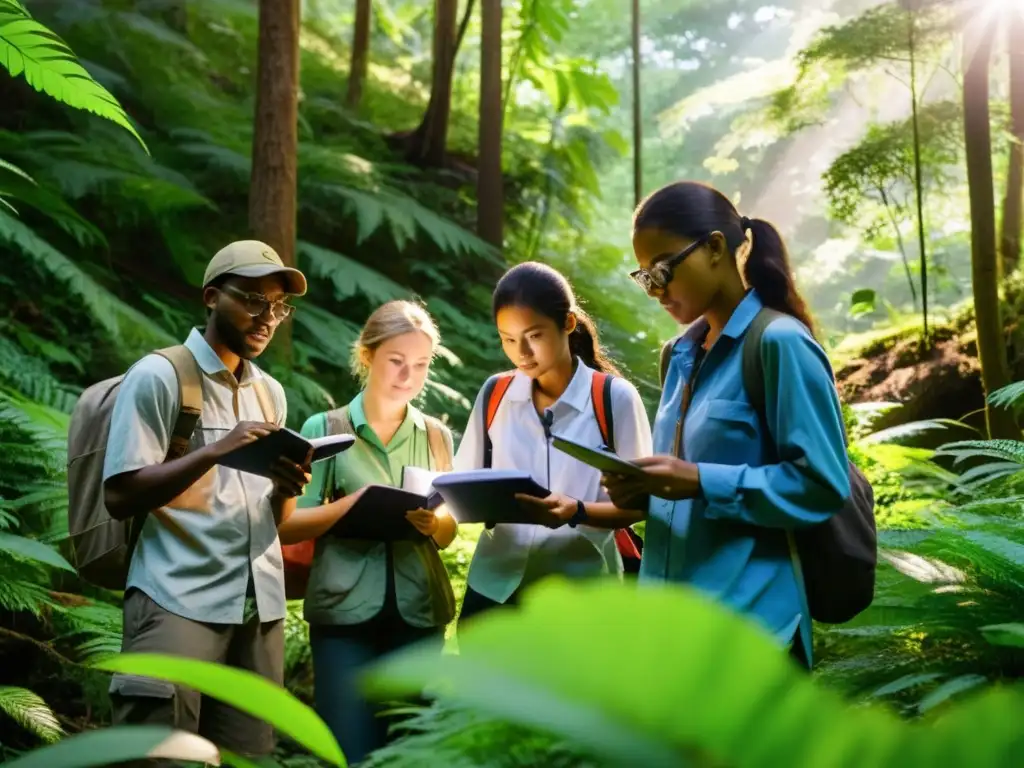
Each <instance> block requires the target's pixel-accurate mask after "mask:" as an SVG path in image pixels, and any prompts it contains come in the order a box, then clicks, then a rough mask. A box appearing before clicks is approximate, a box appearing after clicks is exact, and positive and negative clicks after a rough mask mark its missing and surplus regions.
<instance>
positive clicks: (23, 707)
mask: <svg viewBox="0 0 1024 768" xmlns="http://www.w3.org/2000/svg"><path fill="white" fill-rule="evenodd" d="M0 711H2V712H6V713H7V714H8V716H10V717H11V718H12V719H13V720H15V721H16V722H17V723H19V724H20V725H21V726H22V727H23V728H25V729H26V730H28V731H31V732H32V733H34V734H35V735H36V736H38V737H39V738H40V739H42V740H43V741H45V742H48V743H53V742H55V741H58V740H59V739H60V738H61V736H63V735H64V729H62V728H61V727H60V722H58V720H57V716H56V715H54V714H53V710H52V709H50V708H49V706H47V704H46V702H45V701H43V700H42V698H40V697H39V696H38V695H36V694H35V693H33V692H32V691H29V690H26V689H25V688H16V687H14V686H9V685H3V686H0Z"/></svg>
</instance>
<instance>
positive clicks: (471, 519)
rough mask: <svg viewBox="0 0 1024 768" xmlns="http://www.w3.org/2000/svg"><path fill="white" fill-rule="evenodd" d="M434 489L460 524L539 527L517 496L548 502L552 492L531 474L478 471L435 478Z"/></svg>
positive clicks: (450, 473) (446, 474) (448, 474)
mask: <svg viewBox="0 0 1024 768" xmlns="http://www.w3.org/2000/svg"><path fill="white" fill-rule="evenodd" d="M433 485H434V489H435V490H436V491H437V492H438V493H439V494H440V495H441V496H442V498H443V499H444V502H445V504H447V506H448V511H449V512H450V513H451V515H452V517H454V518H455V520H456V521H457V522H459V523H486V524H488V525H497V524H499V523H505V524H507V523H519V524H530V523H536V520H534V519H533V518H532V517H531V516H530V513H529V512H527V511H525V510H524V509H523V508H522V507H521V506H520V504H519V502H518V501H517V500H516V498H515V496H516V494H517V493H523V494H527V495H529V496H536V497H539V498H545V497H546V496H550V495H551V492H550V491H548V490H547V489H546V488H544V487H543V486H541V485H540V484H538V483H537V482H536V481H535V480H534V479H533V478H532V477H531V476H530V474H529V473H528V472H520V471H514V470H512V471H510V470H497V469H474V470H469V471H466V472H446V473H445V474H443V475H439V476H437V477H436V478H434V483H433Z"/></svg>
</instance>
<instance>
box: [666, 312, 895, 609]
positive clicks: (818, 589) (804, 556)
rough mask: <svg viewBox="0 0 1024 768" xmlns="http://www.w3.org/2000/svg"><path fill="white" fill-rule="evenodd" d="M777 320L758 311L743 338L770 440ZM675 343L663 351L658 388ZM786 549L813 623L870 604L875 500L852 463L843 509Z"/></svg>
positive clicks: (746, 366)
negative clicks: (766, 351)
mask: <svg viewBox="0 0 1024 768" xmlns="http://www.w3.org/2000/svg"><path fill="white" fill-rule="evenodd" d="M780 317H789V315H785V314H783V313H781V312H776V311H775V310H773V309H769V308H767V307H764V308H762V309H761V311H760V312H758V314H757V316H756V317H755V318H754V320H753V321H752V322H751V324H750V327H749V328H748V329H747V331H746V333H745V334H744V336H743V350H742V355H743V361H742V362H743V386H744V389H745V390H746V392H747V397H748V398H749V400H750V403H751V405H752V406H753V407H754V409H755V410H756V411H757V413H758V416H759V418H760V419H761V424H762V425H763V426H764V430H765V433H766V434H769V435H770V432H769V429H768V424H767V419H766V417H765V398H766V394H765V393H766V389H767V382H766V381H765V378H764V366H763V363H762V359H761V337H762V336H763V335H764V331H765V329H766V328H767V327H768V326H769V325H771V323H772V322H773V321H774V320H776V319H778V318H780ZM676 341H677V339H673V340H672V341H670V342H669V343H668V344H666V345H665V346H664V347H663V348H662V354H661V382H662V384H664V382H665V373H666V371H667V370H668V363H669V359H670V357H671V351H672V348H673V347H674V346H675V343H676ZM844 437H845V429H844ZM772 444H773V445H774V441H772ZM790 547H791V550H792V549H793V548H794V547H795V550H796V552H795V553H794V560H797V559H798V562H796V563H794V565H795V566H796V567H798V568H799V569H800V570H801V571H802V572H803V581H804V588H805V590H806V592H807V604H808V607H809V609H810V611H811V618H812V619H814V620H815V621H818V622H822V623H825V624H843V623H845V622H847V621H850V620H851V619H853V618H854V617H855V616H856V615H857V614H859V613H861V612H862V611H864V610H865V609H866V608H867V607H868V606H870V605H871V602H872V600H874V596H875V569H876V567H877V564H878V536H877V533H876V530H875V495H874V491H873V490H872V488H871V483H870V482H868V479H867V478H866V477H865V476H864V474H863V473H862V472H861V471H860V469H858V468H857V466H856V465H854V464H853V462H850V496H849V498H847V500H846V503H845V504H843V508H842V509H841V510H840V511H839V512H837V513H836V514H834V515H833V516H832V517H830V518H829V519H828V520H827V521H826V522H824V523H821V524H820V525H815V526H812V527H810V528H800V529H798V530H796V531H794V532H793V533H792V535H791V538H790Z"/></svg>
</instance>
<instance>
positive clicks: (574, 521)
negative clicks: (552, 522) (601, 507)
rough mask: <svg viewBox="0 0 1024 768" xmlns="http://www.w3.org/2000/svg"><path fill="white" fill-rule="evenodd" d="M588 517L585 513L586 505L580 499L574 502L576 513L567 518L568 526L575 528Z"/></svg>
mask: <svg viewBox="0 0 1024 768" xmlns="http://www.w3.org/2000/svg"><path fill="white" fill-rule="evenodd" d="M588 519H589V517H588V515H587V507H586V505H584V503H583V502H582V501H577V502H576V514H575V515H573V516H572V517H570V518H569V527H570V528H575V527H576V526H577V525H579V524H580V523H585V522H587V520H588Z"/></svg>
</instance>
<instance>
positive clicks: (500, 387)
mask: <svg viewBox="0 0 1024 768" xmlns="http://www.w3.org/2000/svg"><path fill="white" fill-rule="evenodd" d="M514 377H515V374H514V373H499V374H498V375H496V376H492V377H491V378H490V379H488V380H487V383H486V384H484V397H483V403H484V419H483V426H484V469H490V468H491V453H492V451H493V448H494V446H493V444H492V443H491V425H492V424H493V423H494V417H495V416H496V415H497V414H498V406H499V405H501V400H502V398H503V397H505V393H506V392H508V388H509V387H510V386H512V379H513V378H514Z"/></svg>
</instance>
